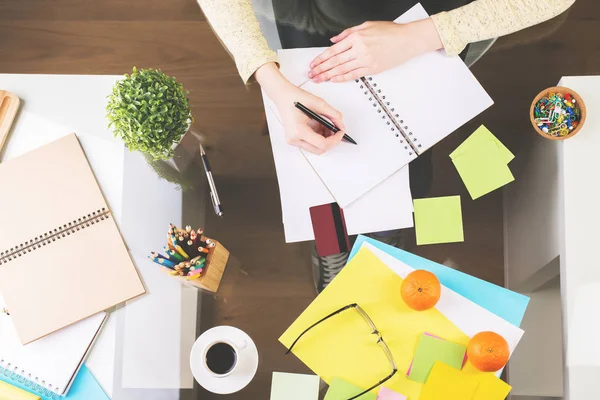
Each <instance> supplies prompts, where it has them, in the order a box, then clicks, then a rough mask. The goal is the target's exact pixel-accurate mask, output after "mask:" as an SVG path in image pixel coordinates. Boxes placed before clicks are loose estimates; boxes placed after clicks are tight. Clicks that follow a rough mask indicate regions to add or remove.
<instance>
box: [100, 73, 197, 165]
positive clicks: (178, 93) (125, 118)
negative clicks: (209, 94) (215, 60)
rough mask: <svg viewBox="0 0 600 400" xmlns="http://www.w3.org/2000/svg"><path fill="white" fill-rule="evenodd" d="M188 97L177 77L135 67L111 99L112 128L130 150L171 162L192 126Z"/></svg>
mask: <svg viewBox="0 0 600 400" xmlns="http://www.w3.org/2000/svg"><path fill="white" fill-rule="evenodd" d="M187 95H188V92H186V91H184V90H183V85H182V84H181V83H179V82H177V80H176V79H175V77H169V76H167V75H165V74H164V73H163V72H162V71H160V70H156V69H140V70H137V69H136V68H135V67H134V68H133V71H132V73H131V75H127V74H125V79H122V80H120V81H118V82H117V83H116V84H115V86H114V87H113V91H112V93H111V95H110V96H109V101H108V105H107V107H106V111H107V117H108V119H109V121H110V124H109V126H110V127H112V128H113V129H114V133H115V136H117V137H120V138H121V139H123V142H125V145H126V146H127V148H128V149H129V150H132V151H134V150H135V151H141V152H143V153H146V154H147V155H149V156H150V157H152V158H153V159H154V160H169V159H170V158H171V157H173V152H174V149H175V147H176V146H177V145H178V144H179V142H180V141H181V139H182V137H183V135H184V134H185V133H186V132H187V131H188V129H189V127H190V125H191V123H192V112H191V110H190V105H189V100H188V98H187Z"/></svg>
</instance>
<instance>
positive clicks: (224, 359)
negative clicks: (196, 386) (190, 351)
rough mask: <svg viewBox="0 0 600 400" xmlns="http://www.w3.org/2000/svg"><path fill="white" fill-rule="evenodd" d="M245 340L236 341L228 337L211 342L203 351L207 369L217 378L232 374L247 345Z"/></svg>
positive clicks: (203, 359)
mask: <svg viewBox="0 0 600 400" xmlns="http://www.w3.org/2000/svg"><path fill="white" fill-rule="evenodd" d="M247 345H248V343H247V342H246V341H245V340H242V341H240V342H239V343H234V342H233V341H231V340H228V339H221V340H215V341H212V342H210V343H209V344H208V345H207V346H206V347H205V348H204V351H203V352H202V362H203V363H204V366H205V368H206V370H207V371H208V372H209V373H210V374H211V375H212V376H214V377H216V378H224V377H226V376H229V375H231V374H232V373H233V372H234V371H235V369H236V367H237V366H238V361H239V358H240V352H241V351H243V349H245V348H246V347H247Z"/></svg>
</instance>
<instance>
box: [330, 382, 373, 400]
mask: <svg viewBox="0 0 600 400" xmlns="http://www.w3.org/2000/svg"><path fill="white" fill-rule="evenodd" d="M375 383H376V382H373V384H375ZM363 390H364V389H361V388H359V387H358V386H355V385H353V384H351V383H348V382H346V381H345V380H343V379H340V378H337V377H336V378H333V380H332V381H331V385H330V386H329V390H328V391H327V394H326V395H325V398H324V399H323V400H348V399H349V398H351V397H353V396H356V395H357V394H359V393H360V392H362V391H363ZM357 400H377V396H376V395H375V394H374V393H371V392H369V393H365V394H363V395H362V396H360V397H357Z"/></svg>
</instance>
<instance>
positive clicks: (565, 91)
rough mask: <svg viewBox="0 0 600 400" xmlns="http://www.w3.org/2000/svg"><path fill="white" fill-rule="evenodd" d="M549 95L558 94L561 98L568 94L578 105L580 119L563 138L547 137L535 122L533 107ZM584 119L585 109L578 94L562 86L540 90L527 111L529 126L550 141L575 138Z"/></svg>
mask: <svg viewBox="0 0 600 400" xmlns="http://www.w3.org/2000/svg"><path fill="white" fill-rule="evenodd" d="M549 93H560V94H562V95H563V97H564V95H566V94H570V95H571V97H573V98H574V99H575V100H576V101H577V104H578V105H579V109H580V110H581V117H580V119H579V123H578V125H577V126H576V127H575V128H574V129H572V130H571V131H570V132H569V134H568V135H565V136H552V135H549V134H548V133H546V132H544V131H542V130H541V129H540V127H539V126H538V125H537V123H536V121H535V106H536V104H537V103H538V102H539V101H540V100H541V99H542V98H543V97H546V96H548V94H549ZM585 117H586V107H585V103H584V102H583V99H582V98H581V96H579V94H578V93H577V92H575V91H574V90H573V89H569V88H566V87H562V86H554V87H550V88H547V89H544V90H542V91H541V92H540V93H539V94H538V95H537V96H535V99H533V102H532V103H531V107H530V109H529V119H530V121H531V125H533V128H534V129H535V131H536V132H537V133H538V134H539V135H540V136H543V137H544V138H545V139H550V140H565V139H568V138H571V137H573V136H575V135H576V134H577V133H579V131H580V130H581V128H582V127H583V124H584V122H585Z"/></svg>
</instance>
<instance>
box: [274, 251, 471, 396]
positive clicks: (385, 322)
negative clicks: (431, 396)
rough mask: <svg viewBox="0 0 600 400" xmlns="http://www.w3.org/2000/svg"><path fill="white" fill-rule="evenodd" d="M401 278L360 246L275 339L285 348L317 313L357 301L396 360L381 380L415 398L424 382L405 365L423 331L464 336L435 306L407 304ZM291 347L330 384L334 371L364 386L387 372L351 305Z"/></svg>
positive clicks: (322, 314) (454, 337) (457, 338)
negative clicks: (410, 376)
mask: <svg viewBox="0 0 600 400" xmlns="http://www.w3.org/2000/svg"><path fill="white" fill-rule="evenodd" d="M401 284H402V278H401V277H400V276H399V275H398V274H396V273H395V272H394V271H392V270H391V269H390V268H389V267H388V266H387V265H385V263H383V261H381V260H380V259H379V258H378V257H377V256H375V254H373V253H372V252H371V251H370V250H369V249H367V248H364V247H363V248H362V249H361V250H360V251H359V252H358V253H357V254H356V256H355V257H354V258H352V260H351V261H350V262H349V263H348V265H346V267H344V269H343V270H342V271H341V272H340V273H339V274H338V276H337V277H336V278H335V279H334V280H333V281H332V282H331V283H330V284H329V285H328V286H327V288H326V289H325V290H324V291H323V292H322V293H321V294H320V295H319V296H318V297H317V298H316V299H315V300H314V301H313V302H312V303H311V304H310V305H309V306H308V308H307V309H306V310H304V312H303V313H302V314H301V315H300V316H299V317H298V318H297V319H296V321H294V323H293V324H292V325H291V326H290V327H289V328H288V330H287V331H286V332H285V333H284V334H283V335H282V336H281V338H279V340H280V341H281V343H283V344H284V345H285V346H286V348H289V346H290V345H291V344H292V342H293V341H294V340H295V339H296V338H297V337H298V335H300V333H302V332H303V331H304V330H305V329H306V328H308V327H309V326H311V325H312V324H314V323H315V322H317V321H319V320H320V319H321V318H323V317H325V316H327V315H329V314H330V313H332V312H334V311H336V310H338V309H339V308H342V307H344V306H346V305H348V304H352V303H357V304H359V305H360V306H361V307H362V308H363V309H364V310H365V312H366V313H367V314H368V315H369V317H370V318H371V319H372V320H373V322H374V323H375V325H376V327H377V329H378V330H379V331H380V332H381V335H382V336H383V339H384V341H385V342H386V343H387V345H388V346H389V348H390V350H391V352H392V354H393V356H394V360H395V361H396V365H397V366H398V372H397V373H396V374H395V375H394V377H393V378H392V379H390V380H389V381H387V382H386V383H385V386H386V387H388V388H389V389H391V390H393V391H396V392H398V393H402V394H404V395H406V396H408V398H409V400H416V399H418V398H419V393H420V390H421V387H422V386H423V385H422V384H420V383H418V382H413V381H411V380H409V379H408V378H407V377H406V370H407V369H408V366H409V365H410V363H411V360H412V358H413V353H414V350H415V343H417V340H418V338H419V337H420V336H421V335H422V334H423V332H430V333H431V334H433V335H436V336H440V337H444V338H445V339H447V340H449V341H452V342H455V343H460V344H463V345H466V344H467V343H468V341H469V338H468V337H467V335H465V334H464V333H463V332H462V331H461V330H460V329H458V328H457V327H456V325H454V324H453V323H452V322H451V321H450V320H448V319H447V318H446V317H445V316H444V315H443V314H442V313H441V312H439V311H438V310H437V309H435V308H433V309H430V310H427V311H421V312H419V311H414V310H411V309H410V308H408V306H407V305H406V304H405V303H404V301H403V300H402V298H401V297H400V285H401ZM293 352H294V354H295V355H296V356H297V357H298V358H299V359H300V360H302V361H303V362H304V363H305V364H306V365H307V366H308V367H309V368H310V369H312V370H313V371H314V373H315V374H317V375H319V376H320V377H321V378H322V379H323V380H325V381H326V382H327V383H329V384H331V381H332V379H333V377H334V376H335V377H339V378H341V379H343V380H345V381H347V382H352V383H353V384H354V385H356V386H358V387H363V388H368V387H371V386H372V385H374V384H376V383H377V382H379V381H380V380H382V379H383V378H385V377H386V376H388V375H389V374H390V373H391V372H392V367H391V366H390V363H389V361H388V359H387V357H386V355H385V353H384V351H383V350H382V349H381V347H380V345H378V344H377V336H376V335H373V334H372V330H371V329H370V327H369V325H367V323H366V322H365V321H364V319H363V318H362V317H361V316H360V315H359V313H358V312H357V311H356V310H355V309H348V310H346V311H343V312H341V313H340V314H337V315H335V316H334V317H331V318H330V319H328V320H326V321H325V322H323V323H321V324H319V325H317V326H316V327H315V328H313V329H311V330H310V331H309V332H308V333H306V334H305V335H304V336H303V337H302V338H301V339H300V340H299V341H298V343H296V345H295V346H294V349H293ZM373 392H374V393H376V392H377V389H375V390H373Z"/></svg>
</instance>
